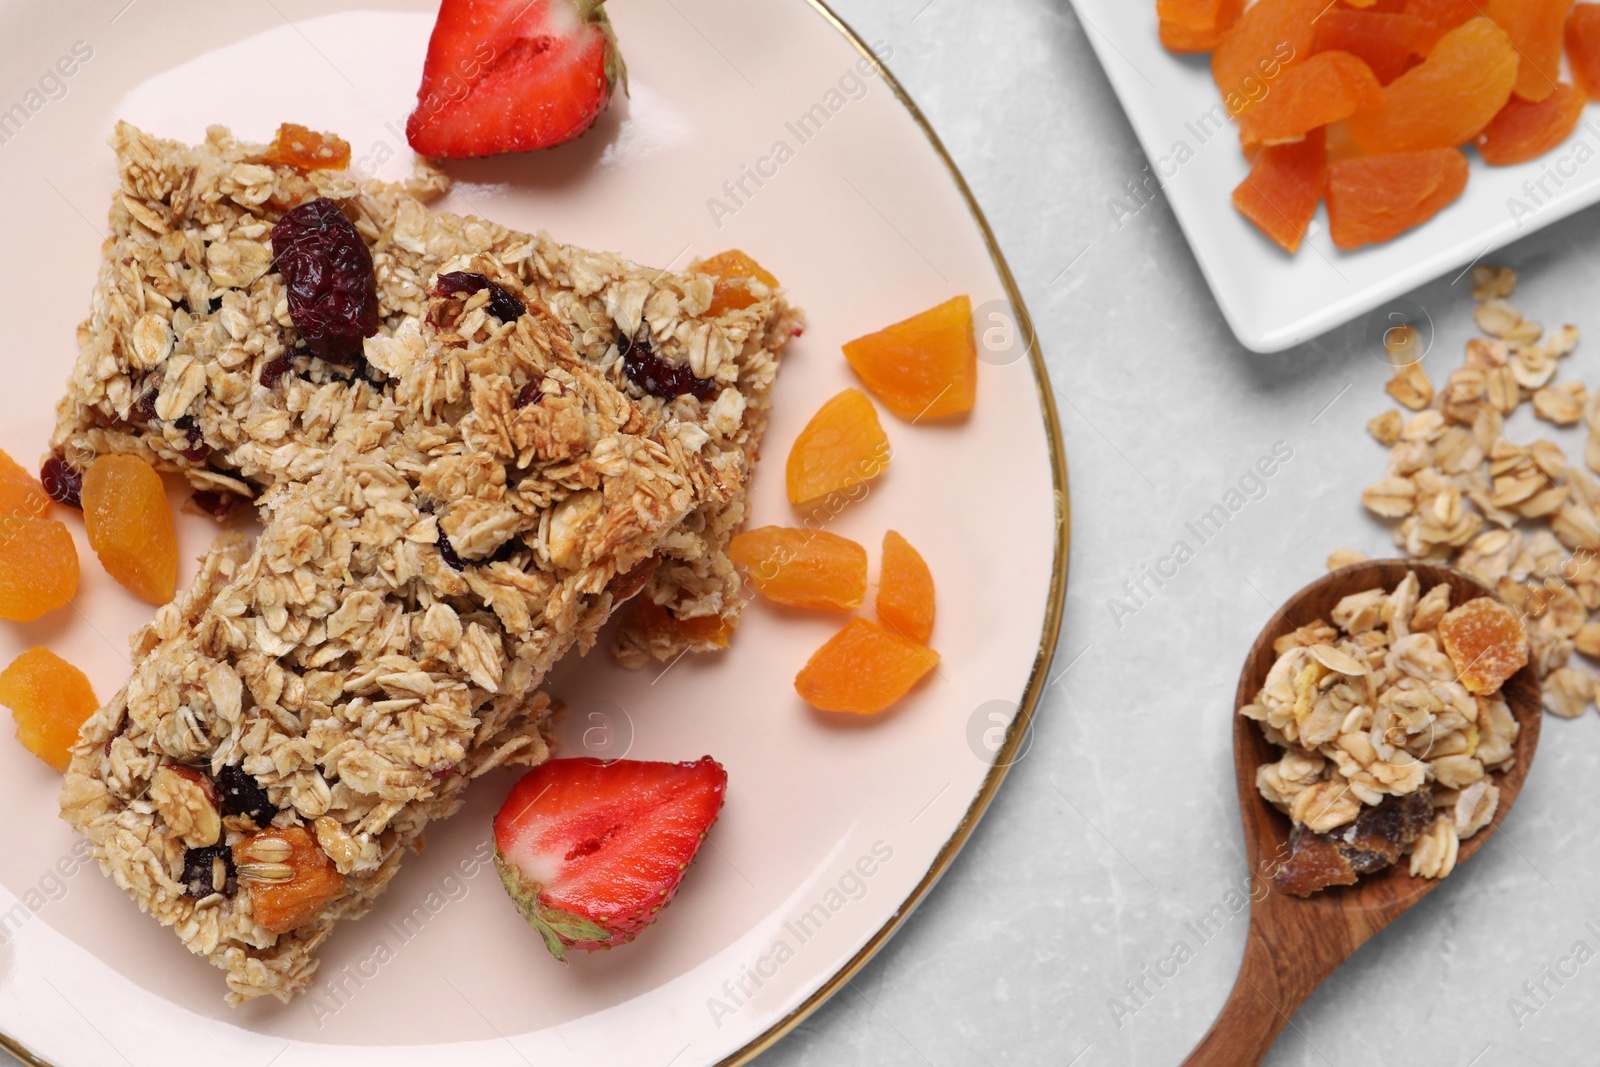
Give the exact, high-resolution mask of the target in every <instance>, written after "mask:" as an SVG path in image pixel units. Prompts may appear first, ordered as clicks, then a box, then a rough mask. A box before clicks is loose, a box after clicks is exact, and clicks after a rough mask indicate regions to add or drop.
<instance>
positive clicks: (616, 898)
mask: <svg viewBox="0 0 1600 1067" xmlns="http://www.w3.org/2000/svg"><path fill="white" fill-rule="evenodd" d="M727 791H728V772H727V771H725V770H723V768H722V765H721V764H720V763H718V762H717V761H716V760H714V759H712V758H711V757H710V756H703V757H701V758H700V759H698V760H696V761H695V762H693V763H655V762H645V761H643V760H615V761H612V762H602V761H600V760H592V759H558V760H550V761H549V762H548V763H544V764H541V765H540V766H538V767H535V768H534V769H533V770H531V771H529V772H528V773H527V774H526V775H525V776H524V777H523V778H522V780H521V781H519V782H518V783H517V784H516V786H515V787H514V788H513V789H512V790H511V795H510V796H508V797H506V802H505V804H504V805H502V806H501V808H500V811H499V813H498V814H496V815H495V817H494V844H495V851H494V860H495V867H496V868H497V869H498V870H499V872H500V880H501V882H502V883H504V885H505V887H506V892H508V893H510V894H511V899H512V900H513V901H515V902H516V905H517V910H519V911H520V912H522V916H523V918H525V919H526V920H527V921H528V925H530V926H532V927H533V928H534V929H535V930H536V931H538V933H539V936H540V937H541V938H543V940H544V944H545V948H546V949H548V950H549V952H550V954H551V955H552V956H554V957H555V958H556V959H558V960H565V959H566V956H567V952H568V950H570V949H574V948H577V949H584V950H594V949H602V948H614V947H616V946H617V945H624V944H627V943H628V942H629V941H632V940H633V939H634V938H635V937H638V936H639V934H640V933H641V932H642V931H643V930H644V929H645V928H646V927H648V926H649V925H650V924H651V923H653V922H655V921H656V919H657V918H659V917H660V914H661V909H662V908H665V907H666V906H667V905H668V904H670V903H671V902H672V898H673V896H674V895H675V894H676V893H677V891H678V887H679V886H680V885H681V884H682V882H683V878H684V874H685V872H686V871H687V870H688V868H689V864H691V863H693V862H694V857H695V854H696V853H697V852H699V851H700V845H701V843H702V842H703V841H705V839H706V834H707V832H709V831H710V829H711V827H712V824H713V823H715V822H716V821H717V814H718V812H720V811H721V810H722V800H723V797H724V796H726V794H727Z"/></svg>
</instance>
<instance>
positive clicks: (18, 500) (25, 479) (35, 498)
mask: <svg viewBox="0 0 1600 1067" xmlns="http://www.w3.org/2000/svg"><path fill="white" fill-rule="evenodd" d="M49 507H50V497H49V496H48V495H46V493H45V491H44V486H42V485H40V484H39V483H38V482H36V481H34V479H33V476H32V475H30V474H29V473H28V472H27V471H26V470H24V469H23V467H22V466H21V465H20V464H19V463H17V461H16V460H14V459H12V458H11V457H10V456H8V455H6V454H5V452H3V451H0V515H43V514H44V513H45V511H46V510H48V509H49Z"/></svg>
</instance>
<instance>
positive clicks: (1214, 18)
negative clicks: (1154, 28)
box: [1156, 0, 1244, 53]
mask: <svg viewBox="0 0 1600 1067" xmlns="http://www.w3.org/2000/svg"><path fill="white" fill-rule="evenodd" d="M1243 11H1244V0H1156V18H1157V19H1159V20H1160V23H1161V44H1162V45H1163V46H1164V47H1165V48H1166V49H1167V51H1169V52H1184V53H1187V52H1210V51H1213V50H1215V49H1216V47H1217V45H1219V44H1221V43H1222V35H1223V34H1224V33H1227V32H1228V31H1229V30H1230V29H1232V28H1233V24H1234V23H1235V22H1237V21H1239V15H1240V13H1241V12H1243Z"/></svg>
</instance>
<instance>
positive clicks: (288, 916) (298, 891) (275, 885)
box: [233, 826, 345, 934]
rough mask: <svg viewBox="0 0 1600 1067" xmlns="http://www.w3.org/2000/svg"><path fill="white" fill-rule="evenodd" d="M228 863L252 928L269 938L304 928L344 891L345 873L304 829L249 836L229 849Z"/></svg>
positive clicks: (262, 832) (263, 831)
mask: <svg viewBox="0 0 1600 1067" xmlns="http://www.w3.org/2000/svg"><path fill="white" fill-rule="evenodd" d="M233 865H234V869H235V870H237V871H238V872H239V884H240V885H244V886H249V889H250V913H251V916H252V918H254V919H255V921H256V925H257V926H261V927H263V928H265V929H266V930H268V931H269V932H271V933H274V934H286V933H288V932H289V931H290V930H294V929H296V928H297V927H301V926H304V925H305V924H306V923H308V922H310V921H311V920H312V919H315V918H316V917H317V916H318V915H319V914H320V913H321V912H322V909H323V908H324V907H326V906H327V905H328V903H329V902H330V901H332V900H333V899H334V898H335V897H337V896H339V894H341V893H343V892H344V886H345V882H344V875H342V874H340V873H339V872H338V870H337V869H335V867H334V865H333V861H332V860H330V859H329V858H328V854H327V853H326V852H324V851H322V846H321V845H319V844H317V840H316V838H314V837H312V836H311V831H309V830H307V829H306V828H305V827H304V826H291V827H289V828H288V829H285V830H279V829H277V828H272V829H268V830H262V831H261V832H260V833H256V834H251V835H250V836H249V837H247V838H245V839H244V840H243V841H240V842H239V843H238V844H237V845H234V846H233Z"/></svg>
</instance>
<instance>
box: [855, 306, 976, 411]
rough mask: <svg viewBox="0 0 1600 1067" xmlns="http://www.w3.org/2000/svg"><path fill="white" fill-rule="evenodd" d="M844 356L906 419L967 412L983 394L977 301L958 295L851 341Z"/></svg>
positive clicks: (886, 402)
mask: <svg viewBox="0 0 1600 1067" xmlns="http://www.w3.org/2000/svg"><path fill="white" fill-rule="evenodd" d="M844 358H845V359H847V360H849V361H850V366H851V367H852V368H854V370H855V372H856V373H857V374H858V375H860V376H861V380H862V381H863V382H865V383H866V385H867V388H868V389H871V390H872V394H873V395H874V396H876V397H877V398H878V399H879V400H882V401H883V402H884V404H885V405H886V406H887V407H888V408H889V410H890V411H892V412H894V413H895V414H896V415H899V416H900V417H901V418H903V419H911V420H913V421H918V420H920V419H937V418H943V417H945V416H948V415H961V414H965V413H966V412H968V411H971V410H972V405H973V404H974V403H975V402H976V400H977V395H978V346H977V344H976V342H975V341H974V340H973V336H972V301H971V299H970V298H968V297H965V296H958V297H956V298H955V299H954V300H948V301H946V302H945V303H943V304H940V305H939V306H938V307H936V308H931V309H929V310H927V311H924V312H922V313H921V314H920V315H913V316H912V317H911V318H909V319H906V320H905V321H903V322H897V323H895V324H894V325H893V326H888V327H885V328H884V329H882V330H879V331H878V332H877V333H869V334H867V335H866V336H865V337H858V338H856V339H855V340H854V341H849V342H847V343H846V344H845V346H844Z"/></svg>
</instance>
